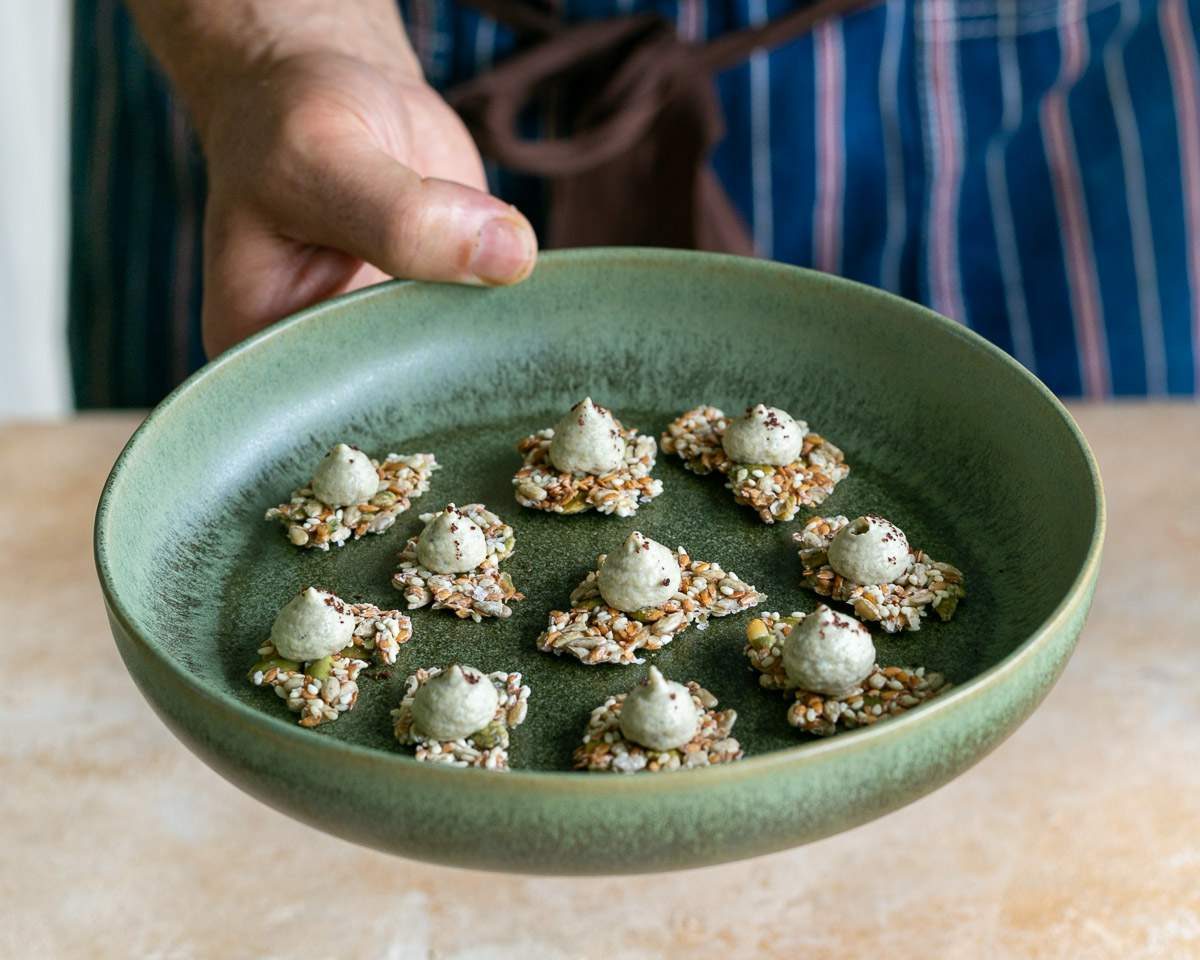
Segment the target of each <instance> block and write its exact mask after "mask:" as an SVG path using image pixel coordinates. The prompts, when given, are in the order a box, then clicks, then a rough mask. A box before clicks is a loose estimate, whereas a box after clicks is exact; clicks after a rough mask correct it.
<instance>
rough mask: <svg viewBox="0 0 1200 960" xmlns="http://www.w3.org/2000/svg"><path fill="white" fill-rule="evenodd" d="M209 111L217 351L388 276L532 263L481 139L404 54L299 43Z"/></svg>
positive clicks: (208, 235)
mask: <svg viewBox="0 0 1200 960" xmlns="http://www.w3.org/2000/svg"><path fill="white" fill-rule="evenodd" d="M202 121H203V122H202V123H201V126H200V130H201V139H202V141H203V144H204V150H205V154H206V158H207V162H208V182H209V198H208V207H207V210H206V215H205V216H206V220H205V237H204V243H205V256H204V305H203V325H204V345H205V349H206V351H207V352H208V354H209V355H210V356H215V355H216V354H218V353H220V352H221V351H223V350H225V349H227V348H228V347H230V346H232V345H233V344H235V343H237V342H238V341H239V340H242V339H243V338H245V337H247V336H249V335H250V334H251V333H254V332H255V331H256V330H258V329H260V328H262V327H264V326H266V325H267V324H269V323H271V322H272V321H274V320H277V319H279V318H280V317H283V316H285V315H287V314H289V313H292V312H294V311H296V310H299V309H301V308H303V307H306V306H309V305H311V304H313V303H317V302H319V301H321V300H324V299H326V298H328V297H331V296H334V295H335V294H339V293H343V292H346V291H348V290H354V289H357V288H358V287H363V286H366V285H368V284H372V283H377V282H379V281H381V280H384V279H386V278H387V277H402V278H407V279H418V280H435V281H448V282H456V283H469V284H488V285H494V284H507V283H514V282H516V281H519V280H522V279H524V278H525V277H526V276H528V274H529V273H530V271H531V270H532V269H533V264H534V261H535V258H536V256H537V240H536V237H535V236H534V232H533V229H532V228H531V227H530V225H529V223H528V221H526V219H525V218H524V217H523V216H522V215H521V214H520V213H519V212H517V210H516V209H515V208H513V207H511V206H509V205H508V204H505V203H503V202H502V201H500V200H497V199H496V198H495V197H492V196H490V195H488V194H487V192H486V190H487V187H486V182H485V179H484V174H483V165H482V163H481V161H480V158H479V152H478V150H477V149H476V147H475V144H474V143H473V142H472V140H471V138H470V136H469V135H468V133H467V131H466V129H465V128H464V127H463V125H462V123H461V121H460V120H459V119H458V117H457V116H456V115H455V113H454V112H453V111H452V110H451V109H450V108H449V107H448V106H447V105H446V103H445V102H444V101H443V100H442V99H441V98H440V97H439V96H438V95H437V93H436V92H435V91H434V90H433V89H432V88H431V87H429V86H428V85H427V84H426V83H425V82H424V80H423V79H422V78H421V77H420V75H419V71H417V70H415V69H414V68H412V67H411V66H408V65H405V64H404V63H400V64H397V65H396V66H395V67H394V68H392V67H390V66H388V65H382V66H381V65H380V64H379V63H378V62H369V61H367V60H360V59H357V58H356V57H354V56H352V55H347V54H346V53H344V52H340V51H329V52H325V51H319V50H318V51H308V52H304V53H302V54H299V55H294V56H290V57H287V58H286V59H282V60H280V61H278V62H274V63H270V64H269V65H268V66H266V67H263V68H261V69H258V70H255V71H253V72H247V73H246V74H244V75H242V76H241V77H239V78H238V82H233V83H228V84H226V85H225V87H224V88H223V89H222V90H221V91H220V92H219V93H218V94H216V95H214V96H213V97H212V98H211V101H210V103H209V104H208V109H206V111H205V113H204V115H203V117H202Z"/></svg>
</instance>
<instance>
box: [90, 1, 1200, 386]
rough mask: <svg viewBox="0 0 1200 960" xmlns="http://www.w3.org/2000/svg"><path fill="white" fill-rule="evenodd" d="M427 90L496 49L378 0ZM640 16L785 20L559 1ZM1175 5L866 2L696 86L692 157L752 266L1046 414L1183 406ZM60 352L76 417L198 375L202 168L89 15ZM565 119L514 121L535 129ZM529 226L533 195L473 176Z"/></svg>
mask: <svg viewBox="0 0 1200 960" xmlns="http://www.w3.org/2000/svg"><path fill="white" fill-rule="evenodd" d="M401 9H402V13H403V15H404V17H405V20H406V23H407V24H408V27H409V30H410V33H411V36H412V38H413V43H414V46H415V48H416V50H417V52H418V54H419V56H420V58H421V61H422V63H423V64H424V67H425V70H426V72H427V74H428V76H429V79H430V81H431V82H432V83H433V84H434V85H435V86H437V87H439V88H445V87H447V86H450V85H452V84H454V83H457V82H459V81H461V80H464V79H466V78H468V77H470V76H472V75H474V74H476V73H478V72H479V71H481V70H485V69H487V67H489V66H490V65H491V64H493V63H495V62H497V61H499V60H502V59H503V58H504V57H505V56H506V55H507V54H508V53H509V52H511V51H512V50H513V49H514V38H513V37H512V35H511V34H510V33H509V32H508V31H507V30H506V29H505V28H503V27H500V26H497V25H496V24H495V23H493V22H491V21H490V20H488V19H486V18H483V17H481V16H479V15H478V14H476V13H475V12H473V11H472V10H469V9H466V8H464V7H460V6H457V5H456V4H454V3H453V2H451V0H403V2H402V4H401ZM556 9H557V10H558V11H559V13H560V15H561V16H563V17H564V18H565V19H567V20H571V21H574V20H579V19H585V18H595V17H607V16H613V15H616V14H618V13H623V12H632V11H644V10H655V11H657V12H659V13H660V14H662V15H663V16H664V17H667V18H668V19H670V20H672V21H673V22H675V23H676V24H677V25H678V29H679V31H680V34H681V35H682V36H683V37H684V38H686V39H690V40H695V41H703V40H704V39H706V38H712V37H715V36H718V35H720V34H722V33H723V32H726V31H729V30H734V29H738V28H741V27H744V26H747V25H750V24H754V23H759V22H762V21H763V20H764V19H766V18H770V17H774V16H778V15H779V14H780V13H782V12H784V11H785V10H787V9H788V3H787V2H786V0H557V6H556ZM1198 25H1200V0H1061V2H1055V0H886V2H882V3H880V4H879V5H877V6H875V7H872V8H869V9H866V10H863V11H860V12H858V13H856V14H853V15H851V16H848V17H846V18H844V19H843V20H840V21H831V22H827V23H825V24H822V25H820V26H819V27H818V28H817V29H816V30H815V31H814V32H813V33H812V34H811V35H810V36H806V37H803V38H801V39H799V40H797V41H795V42H793V43H791V44H788V45H786V46H784V47H782V48H780V49H777V50H775V51H772V52H770V53H758V54H755V55H754V56H753V57H751V58H750V59H749V60H748V61H747V62H746V63H744V64H740V65H738V66H736V67H734V68H732V69H730V70H728V71H726V72H725V73H724V74H722V75H721V76H720V77H719V78H718V85H719V91H720V97H721V101H722V104H723V107H724V111H725V121H726V127H727V136H726V138H725V140H724V141H723V142H722V143H721V144H720V145H719V146H718V148H717V149H716V151H715V154H714V157H713V164H714V167H715V169H716V170H717V172H718V174H719V176H720V177H721V179H722V181H723V182H724V183H725V185H726V188H727V190H728V193H729V195H730V197H731V199H732V200H733V202H734V203H735V205H736V206H737V207H738V208H739V209H740V211H741V212H742V214H743V216H744V217H745V218H746V221H747V223H748V224H749V225H750V227H751V230H752V234H753V236H754V239H755V244H756V247H757V249H758V252H759V253H760V254H761V255H762V256H769V257H775V258H777V259H780V260H785V261H788V262H791V263H798V264H803V265H807V266H815V267H817V268H818V269H822V270H827V271H831V272H836V273H840V274H843V275H845V276H848V277H852V278H854V279H856V280H861V281H863V282H866V283H870V284H873V285H877V286H881V287H884V288H886V289H888V290H892V291H894V292H896V293H899V294H900V295H902V296H905V297H908V298H911V299H914V300H919V301H921V302H923V303H927V304H929V305H931V306H933V307H934V308H935V309H937V310H939V311H941V312H943V313H946V314H947V315H949V316H951V317H953V318H955V319H957V320H959V321H961V322H963V323H965V324H967V325H969V326H971V327H972V328H974V329H976V330H978V331H979V332H980V333H982V334H983V335H984V336H986V337H988V338H989V339H991V340H992V341H993V342H995V343H997V344H998V345H1000V346H1001V347H1002V348H1004V349H1005V350H1008V351H1009V352H1011V353H1012V354H1013V355H1014V356H1015V357H1017V359H1019V360H1020V361H1021V362H1022V363H1024V364H1025V365H1026V366H1028V367H1029V368H1030V369H1032V370H1033V371H1034V372H1035V373H1036V374H1037V375H1038V376H1040V377H1041V378H1042V379H1043V380H1045V381H1046V382H1047V383H1048V384H1049V385H1050V387H1051V388H1052V389H1053V390H1055V391H1056V392H1057V393H1059V394H1061V395H1064V396H1077V395H1085V396H1090V397H1104V396H1109V395H1138V394H1151V395H1161V394H1195V392H1196V388H1197V383H1196V370H1197V366H1198V358H1200V56H1198V54H1197V39H1196V34H1197V28H1198ZM75 53H76V80H75V87H74V89H75V126H74V138H73V139H74V143H75V169H74V177H73V198H72V203H73V214H74V223H75V232H74V241H73V246H72V252H73V256H72V352H73V358H74V369H75V373H76V386H77V393H78V399H79V402H80V404H81V405H85V406H87V405H101V404H130V403H133V404H137V403H148V402H152V401H153V400H155V399H157V397H158V396H160V395H161V394H162V393H163V392H164V391H165V390H166V389H167V388H169V386H170V385H171V384H172V383H174V382H175V381H177V380H178V378H179V377H180V376H182V375H183V374H184V373H185V372H186V371H187V370H188V369H190V368H191V367H194V366H195V365H196V364H197V363H198V362H199V360H200V356H199V347H198V344H199V341H198V338H197V336H196V333H195V322H196V316H197V312H198V294H199V278H198V272H197V271H198V263H199V242H200V239H199V233H198V227H199V216H198V214H199V211H200V210H201V208H202V197H203V172H202V170H201V169H200V168H199V164H198V159H197V155H196V153H195V149H194V146H193V145H192V144H191V143H190V139H189V137H190V135H189V134H188V132H187V129H186V125H185V122H184V120H183V117H182V114H181V112H180V110H179V109H178V107H177V106H176V105H175V104H174V103H173V102H172V101H171V99H170V97H169V96H168V95H167V94H166V92H165V88H164V86H163V84H162V80H161V77H160V76H159V74H158V73H157V71H156V70H155V69H154V68H153V67H152V66H150V65H148V63H147V60H146V54H145V51H144V49H142V47H141V45H140V43H139V42H138V41H137V39H136V37H135V36H134V35H133V33H132V31H131V29H130V26H129V23H128V20H127V18H126V16H125V15H124V13H123V12H122V11H121V10H120V8H119V7H117V6H116V5H115V3H114V2H113V0H98V2H96V3H94V4H84V5H81V7H80V9H79V16H78V17H77V25H76V50H75ZM570 110H571V104H570V103H566V102H564V101H563V100H562V98H561V97H556V96H555V95H553V94H552V95H551V96H549V97H547V99H546V102H545V103H543V104H540V105H537V106H535V107H532V108H531V109H530V110H529V111H528V112H527V114H526V115H525V117H524V118H523V119H522V125H523V127H524V130H525V133H526V135H528V136H546V135H553V134H554V132H555V131H557V130H561V129H562V127H563V119H564V118H565V117H567V116H569V113H570ZM489 178H490V180H491V182H492V186H493V189H495V190H496V191H497V192H498V193H499V194H500V195H502V196H504V197H505V198H506V199H508V200H510V201H512V202H514V203H516V204H517V205H518V206H520V207H521V208H522V209H524V210H525V211H526V212H527V213H528V214H530V215H531V219H533V220H534V221H535V223H537V222H538V221H539V219H540V214H541V211H542V209H543V206H544V201H545V193H544V188H543V185H542V184H540V183H539V182H538V181H536V180H535V179H533V178H529V177H523V176H518V175H515V174H513V173H512V172H510V171H505V170H501V169H497V168H495V167H494V166H489Z"/></svg>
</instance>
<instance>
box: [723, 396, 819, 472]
mask: <svg viewBox="0 0 1200 960" xmlns="http://www.w3.org/2000/svg"><path fill="white" fill-rule="evenodd" d="M806 433H808V424H807V423H805V422H804V421H803V420H800V421H797V420H794V419H793V418H792V416H791V415H790V414H789V413H788V412H787V411H786V410H780V409H779V408H778V407H767V406H764V405H763V404H761V403H757V404H755V405H754V406H753V407H747V408H746V412H745V414H743V415H742V416H740V417H738V418H737V419H736V420H730V421H729V425H728V426H727V427H726V428H725V435H724V437H723V438H722V441H721V443H722V446H724V448H725V452H726V453H727V454H728V455H729V459H731V460H733V461H734V462H735V463H765V464H769V465H771V466H775V467H781V466H783V465H785V464H788V463H792V462H794V461H796V460H798V459H800V450H801V448H802V447H803V446H804V435H805V434H806Z"/></svg>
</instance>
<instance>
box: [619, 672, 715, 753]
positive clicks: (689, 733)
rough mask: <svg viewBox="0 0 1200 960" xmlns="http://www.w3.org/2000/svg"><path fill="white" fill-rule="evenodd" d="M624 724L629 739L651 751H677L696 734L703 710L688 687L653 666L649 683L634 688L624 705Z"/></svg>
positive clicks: (624, 732) (623, 730) (621, 720)
mask: <svg viewBox="0 0 1200 960" xmlns="http://www.w3.org/2000/svg"><path fill="white" fill-rule="evenodd" d="M620 722H621V733H622V734H624V736H625V737H626V739H628V740H632V741H633V742H634V743H640V744H641V745H642V746H643V747H649V748H650V749H651V750H673V749H675V748H676V747H682V746H683V745H684V744H685V743H687V742H688V741H690V740H691V739H692V737H694V736H695V735H696V730H697V729H699V727H700V711H699V710H698V709H696V703H695V701H693V700H692V694H691V691H690V690H688V688H687V687H685V686H684V685H683V684H682V683H675V682H673V681H671V680H667V679H666V678H664V677H663V675H662V674H661V673H659V671H658V668H657V667H651V668H650V676H649V678H648V679H647V680H646V682H645V683H642V684H639V685H638V686H636V687H634V688H633V690H631V691H630V692H629V695H628V696H627V697H626V698H625V702H624V703H623V704H622V705H621V716H620Z"/></svg>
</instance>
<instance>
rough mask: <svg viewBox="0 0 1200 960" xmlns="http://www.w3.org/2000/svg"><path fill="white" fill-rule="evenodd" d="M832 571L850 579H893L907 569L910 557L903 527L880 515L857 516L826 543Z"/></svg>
mask: <svg viewBox="0 0 1200 960" xmlns="http://www.w3.org/2000/svg"><path fill="white" fill-rule="evenodd" d="M828 560H829V565H830V566H831V567H833V572H834V573H836V574H838V575H839V576H843V577H845V578H846V579H847V580H849V581H851V582H852V583H859V584H879V583H895V582H896V581H897V580H898V579H900V577H902V576H903V575H904V574H905V573H907V572H908V568H909V566H910V565H911V562H912V558H911V557H910V556H909V553H908V537H906V536H905V535H904V531H903V530H901V529H900V528H899V527H898V526H896V525H895V524H894V523H892V522H891V521H890V520H885V519H883V517H874V516H866V517H857V518H856V519H854V520H851V521H850V522H849V523H848V524H846V525H845V526H844V527H842V529H841V530H839V531H838V532H837V535H836V536H835V537H834V538H833V542H832V543H830V544H829V551H828Z"/></svg>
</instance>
